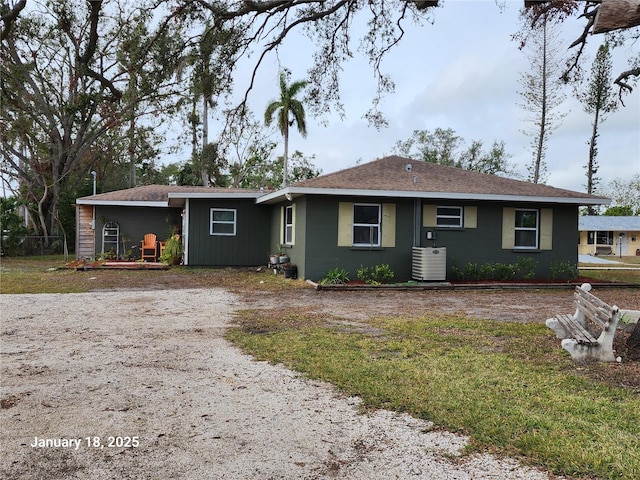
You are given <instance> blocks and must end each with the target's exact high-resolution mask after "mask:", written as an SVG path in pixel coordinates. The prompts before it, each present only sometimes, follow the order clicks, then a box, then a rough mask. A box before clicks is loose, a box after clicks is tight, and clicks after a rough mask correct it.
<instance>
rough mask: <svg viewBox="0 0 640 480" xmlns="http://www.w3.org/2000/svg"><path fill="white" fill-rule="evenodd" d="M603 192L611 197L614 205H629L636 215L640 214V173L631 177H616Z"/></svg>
mask: <svg viewBox="0 0 640 480" xmlns="http://www.w3.org/2000/svg"><path fill="white" fill-rule="evenodd" d="M601 193H602V194H603V195H606V196H607V197H609V198H611V200H612V207H628V208H630V209H631V212H632V213H633V214H634V215H640V174H636V175H634V176H632V177H631V178H629V179H624V178H614V179H613V180H611V181H610V182H609V183H607V184H606V185H605V186H604V188H602V190H601Z"/></svg>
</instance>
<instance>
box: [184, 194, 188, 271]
mask: <svg viewBox="0 0 640 480" xmlns="http://www.w3.org/2000/svg"><path fill="white" fill-rule="evenodd" d="M182 250H183V251H182V255H183V259H182V261H183V265H189V199H188V198H187V199H186V201H185V204H184V209H183V210H182Z"/></svg>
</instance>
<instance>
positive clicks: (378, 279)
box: [357, 263, 395, 285]
mask: <svg viewBox="0 0 640 480" xmlns="http://www.w3.org/2000/svg"><path fill="white" fill-rule="evenodd" d="M357 275H358V278H359V279H360V280H362V281H363V282H364V283H366V284H369V285H379V284H381V283H389V282H390V281H391V280H392V279H393V277H394V276H395V274H394V273H393V271H392V270H391V268H390V267H389V265H387V264H386V263H383V264H380V265H375V266H373V267H365V266H362V265H361V266H360V268H359V269H358V271H357Z"/></svg>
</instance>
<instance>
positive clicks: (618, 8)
mask: <svg viewBox="0 0 640 480" xmlns="http://www.w3.org/2000/svg"><path fill="white" fill-rule="evenodd" d="M637 25H640V0H602V4H601V5H600V7H599V8H598V13H597V14H596V20H595V24H594V26H593V33H605V32H610V31H612V30H618V29H620V28H631V27H635V26H637Z"/></svg>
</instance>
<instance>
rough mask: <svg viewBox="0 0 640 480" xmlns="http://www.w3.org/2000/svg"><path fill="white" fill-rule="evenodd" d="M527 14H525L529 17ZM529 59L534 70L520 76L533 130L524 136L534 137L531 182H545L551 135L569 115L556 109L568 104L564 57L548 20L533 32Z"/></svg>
mask: <svg viewBox="0 0 640 480" xmlns="http://www.w3.org/2000/svg"><path fill="white" fill-rule="evenodd" d="M526 13H527V11H525V14H526ZM529 40H530V42H527V43H526V44H525V45H526V46H527V51H526V57H527V59H528V60H529V64H530V71H529V72H524V73H521V74H520V83H521V85H522V86H523V90H522V91H520V92H519V93H520V95H521V96H522V98H523V100H524V103H522V104H520V105H519V106H520V108H522V109H523V110H525V111H527V112H529V116H528V117H527V118H526V120H527V121H528V122H529V123H532V124H533V128H532V129H530V130H525V131H523V133H524V134H525V135H527V136H531V147H532V155H533V160H532V162H531V164H530V165H528V166H527V169H528V170H529V181H531V182H533V183H544V181H545V180H546V177H547V172H546V163H545V160H544V159H545V157H546V153H547V145H548V142H549V136H550V135H551V133H552V132H553V130H555V129H557V128H558V127H559V126H560V123H561V121H562V118H563V117H564V116H565V115H566V114H562V113H558V112H557V111H556V109H557V108H558V107H559V106H560V105H561V104H562V102H564V100H565V95H564V94H563V93H562V88H563V84H562V83H561V81H560V73H561V65H562V63H561V62H562V58H561V56H560V51H559V42H558V34H557V31H556V30H555V28H554V25H553V24H552V23H551V22H550V20H549V18H548V17H545V16H543V17H540V19H539V22H538V23H536V24H534V25H533V29H532V30H531V31H530V33H529Z"/></svg>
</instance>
